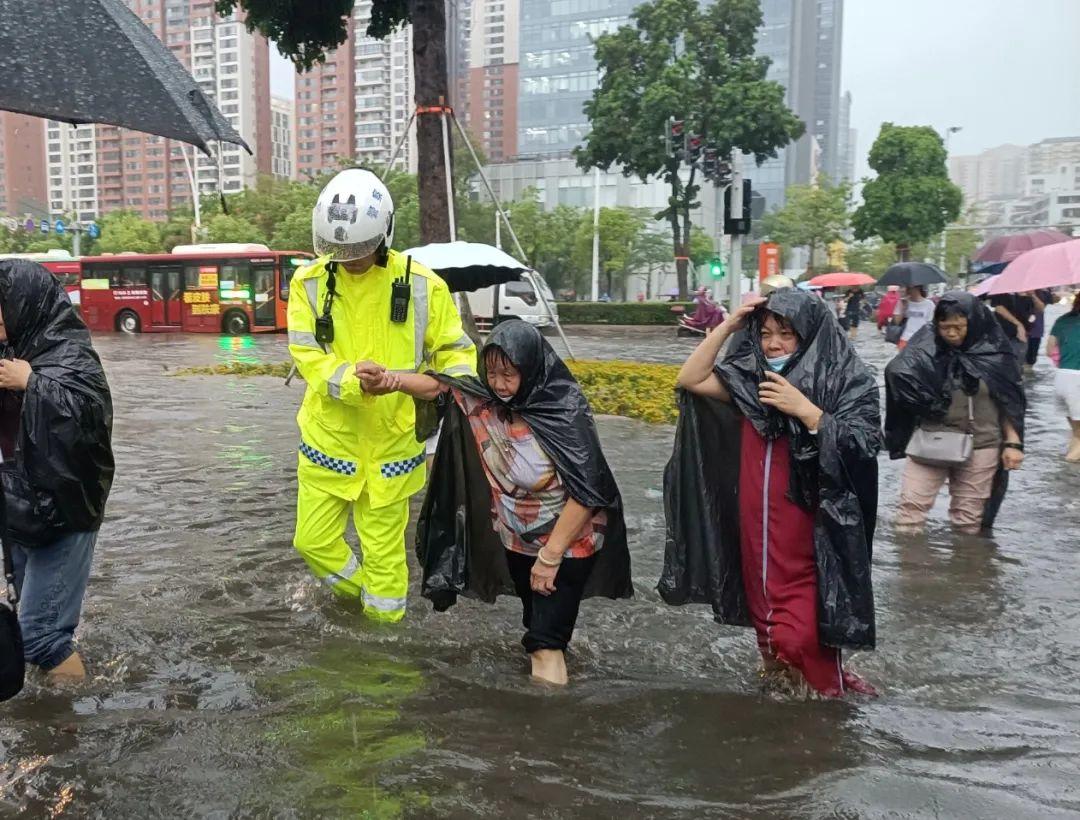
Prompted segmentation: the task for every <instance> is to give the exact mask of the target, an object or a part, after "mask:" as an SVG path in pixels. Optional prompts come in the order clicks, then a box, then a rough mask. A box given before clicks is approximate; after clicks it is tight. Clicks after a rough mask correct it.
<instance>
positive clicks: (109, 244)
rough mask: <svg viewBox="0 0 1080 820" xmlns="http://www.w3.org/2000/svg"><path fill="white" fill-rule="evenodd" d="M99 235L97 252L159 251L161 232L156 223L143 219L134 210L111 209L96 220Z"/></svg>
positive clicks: (160, 247) (160, 249)
mask: <svg viewBox="0 0 1080 820" xmlns="http://www.w3.org/2000/svg"><path fill="white" fill-rule="evenodd" d="M98 225H99V227H100V228H101V236H100V237H98V240H97V253H121V252H123V251H132V252H134V253H161V252H162V251H163V250H164V248H162V246H161V233H160V231H159V229H158V225H157V223H155V222H151V221H150V220H149V219H143V218H142V217H141V216H139V215H138V214H137V213H135V212H134V211H113V212H112V213H108V214H105V215H104V216H103V217H102V218H101V219H99V220H98Z"/></svg>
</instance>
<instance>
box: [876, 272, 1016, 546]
mask: <svg viewBox="0 0 1080 820" xmlns="http://www.w3.org/2000/svg"><path fill="white" fill-rule="evenodd" d="M1025 405H1026V402H1025V398H1024V385H1023V381H1022V378H1021V372H1020V362H1019V360H1018V359H1017V358H1016V356H1015V354H1014V353H1013V345H1012V342H1011V341H1010V340H1009V338H1008V337H1007V336H1006V335H1005V333H1004V332H1003V331H1002V329H1001V326H1000V324H999V322H998V321H997V320H996V319H995V317H994V314H993V313H991V311H990V309H989V308H988V307H986V306H985V305H983V304H982V303H981V302H979V300H978V299H976V298H975V297H974V296H973V295H972V294H970V293H965V292H963V291H951V292H949V293H946V294H945V295H944V296H942V297H941V299H940V300H939V301H938V304H937V307H936V308H935V310H934V318H933V321H932V322H931V323H930V324H928V325H926V326H925V327H923V328H922V329H920V330H919V332H918V333H916V334H915V335H914V336H913V337H912V338H911V341H910V342H909V343H908V345H907V347H905V348H904V350H903V351H902V352H901V353H900V354H899V355H898V356H897V357H896V358H895V359H893V360H892V361H891V362H889V365H888V366H887V367H886V368H885V444H886V446H887V447H888V449H889V455H890V456H891V457H892V458H894V459H898V458H904V457H905V456H906V455H907V453H906V450H907V447H908V444H909V442H910V441H911V437H912V435H913V434H914V432H915V430H916V428H919V427H921V428H923V429H925V430H928V431H939V432H940V431H953V432H959V433H970V434H971V436H972V439H973V441H972V444H973V449H972V453H971V456H970V458H969V459H968V460H967V461H966V462H965V463H964V464H958V465H953V466H940V465H937V464H930V463H924V462H922V461H919V460H917V459H915V458H910V457H909V458H908V460H907V463H906V464H905V465H904V475H903V483H902V486H901V490H900V505H899V509H898V510H897V513H896V519H895V523H896V526H897V527H898V528H899V529H904V530H918V529H921V528H922V527H923V525H924V524H925V523H926V518H927V515H928V514H929V512H930V508H931V507H933V505H934V500H935V499H936V498H937V494H938V492H939V491H940V490H941V487H942V485H943V484H944V483H945V481H946V480H948V482H949V494H950V496H951V504H950V507H949V518H950V520H951V522H952V525H953V527H955V528H956V529H957V530H959V531H961V532H966V533H972V534H974V533H979V532H981V531H987V530H989V529H991V528H992V527H993V524H994V519H995V517H996V516H997V512H998V509H999V508H1000V506H1001V502H1002V499H1003V498H1004V496H1005V490H1006V488H1007V487H1008V471H1009V470H1014V469H1017V468H1018V467H1020V465H1021V464H1022V463H1023V460H1024V445H1023V436H1024V410H1025Z"/></svg>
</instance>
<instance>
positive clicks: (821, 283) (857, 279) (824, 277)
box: [810, 271, 877, 288]
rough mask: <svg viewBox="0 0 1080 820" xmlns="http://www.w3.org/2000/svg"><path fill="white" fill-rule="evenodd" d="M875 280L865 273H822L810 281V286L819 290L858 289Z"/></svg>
mask: <svg viewBox="0 0 1080 820" xmlns="http://www.w3.org/2000/svg"><path fill="white" fill-rule="evenodd" d="M876 281H877V280H876V279H874V277H873V276H868V275H867V274H865V273H849V272H847V271H841V272H840V273H823V274H821V275H819V276H815V277H814V278H813V279H811V280H810V284H811V285H814V286H815V287H819V288H858V287H862V286H863V285H872V284H874V282H876Z"/></svg>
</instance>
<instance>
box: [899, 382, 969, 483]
mask: <svg viewBox="0 0 1080 820" xmlns="http://www.w3.org/2000/svg"><path fill="white" fill-rule="evenodd" d="M974 426H975V403H974V401H973V400H972V398H971V396H968V429H967V431H966V432H958V431H956V430H924V429H922V428H921V427H916V428H915V432H914V433H912V434H911V441H909V442H908V446H907V449H906V450H905V451H904V454H905V455H906V456H907V457H908V458H910V459H911V460H912V461H917V462H919V463H920V464H929V465H930V466H932V467H956V466H958V465H960V464H965V463H967V460H968V459H969V458H971V454H972V453H973V452H974V451H975V433H974V432H973V428H974Z"/></svg>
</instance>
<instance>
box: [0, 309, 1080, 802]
mask: <svg viewBox="0 0 1080 820" xmlns="http://www.w3.org/2000/svg"><path fill="white" fill-rule="evenodd" d="M863 331H864V338H863V341H862V342H861V345H862V349H863V350H865V353H866V355H867V358H868V359H869V360H870V361H872V362H873V363H875V364H878V365H880V364H882V363H883V362H884V359H885V356H886V354H887V349H886V346H885V345H884V344H882V343H880V342H878V341H877V340H876V339H874V338H872V337H873V332H872V330H871V329H869V328H866V327H864V328H863ZM672 334H673V331H671V330H669V329H645V330H642V329H635V330H633V331H626V330H620V329H615V328H600V329H575V332H574V333H573V337H572V339H571V342H572V343H573V344H575V347H576V352H577V353H578V355H579V356H590V357H595V356H604V355H607V356H611V355H612V353H613V352H617V353H618V354H619V355H621V356H622V357H626V356H627V351H631V352H634V353H635V355H638V356H639V357H640V358H650V359H652V360H656V359H660V360H668V361H678V360H679V359H680V358H681V357H682V356H684V355H685V354H686V352H687V351H688V350H689V349H690V347H691V346H692V344H693V342H692V341H690V340H676V339H674V338H673V335H672ZM97 345H98V348H99V350H100V351H101V354H102V357H103V359H104V361H105V363H106V367H107V370H108V372H109V377H110V380H111V383H112V387H113V393H114V397H115V403H116V428H115V448H116V456H117V463H118V473H117V480H116V485H115V490H114V492H113V496H112V500H111V502H110V506H109V517H108V520H107V522H106V525H105V527H104V528H103V530H102V532H101V538H100V540H99V542H98V552H97V556H96V560H95V564H94V571H93V576H92V578H91V583H90V590H89V594H88V599H87V603H86V609H85V615H84V623H83V627H82V632H81V636H82V649H83V652H84V653H85V655H86V657H87V659H88V663H89V666H90V669H91V672H92V680H91V681H90V683H89V684H88V685H87V686H86V687H85V689H83V690H81V691H79V692H78V693H76V694H61V693H55V692H51V691H49V690H47V689H45V688H44V687H42V686H41V685H40V683H38V682H37V681H36V680H35V681H34V682H33V683H32V684H31V686H30V688H29V690H28V692H27V693H26V694H24V695H23V696H21V697H20V698H19V699H17V700H16V701H14V702H11V703H8V704H6V705H3V706H0V816H13V817H34V818H36V817H45V816H54V817H55V816H70V817H107V818H128V817H138V818H145V817H271V816H272V817H315V816H325V817H377V818H389V817H399V816H409V817H427V816H439V817H473V816H482V817H500V818H503V817H526V816H544V817H598V818H600V817H604V818H607V817H614V816H618V817H621V818H638V817H664V818H666V817H680V818H699V817H720V818H729V817H730V818H758V817H761V818H765V817H778V818H820V817H831V818H837V817H839V818H878V817H881V818H884V817H889V818H903V817H920V818H921V817H946V818H953V817H965V818H966V817H986V818H997V817H1010V818H1011V817H1032V818H1050V817H1076V816H1077V815H1078V814H1080V785H1078V784H1080V560H1078V557H1077V546H1078V543H1080V539H1078V537H1077V536H1078V533H1080V509H1078V506H1077V504H1076V500H1077V487H1078V485H1080V468H1078V467H1075V466H1069V465H1066V464H1065V463H1064V462H1063V461H1062V459H1061V458H1060V455H1061V453H1062V451H1063V448H1064V446H1065V441H1066V423H1065V420H1064V418H1063V415H1062V412H1061V411H1060V410H1059V409H1058V408H1057V407H1056V406H1055V405H1054V402H1053V393H1052V372H1051V370H1050V368H1049V365H1048V364H1047V363H1045V362H1042V363H1041V364H1040V367H1039V369H1038V370H1037V372H1036V373H1035V374H1034V375H1033V376H1031V377H1029V386H1030V397H1031V413H1030V416H1029V419H1030V421H1029V436H1028V460H1027V464H1026V466H1025V468H1024V470H1023V471H1021V472H1020V473H1018V474H1016V475H1015V478H1014V482H1013V488H1012V490H1011V493H1010V496H1009V497H1008V499H1007V500H1006V502H1005V506H1004V509H1003V512H1002V515H1001V518H1000V522H999V527H998V529H997V532H996V534H995V537H994V539H993V540H986V539H979V538H956V537H953V536H952V535H951V533H950V532H949V530H948V528H947V526H946V525H945V523H944V507H945V504H944V502H942V503H940V504H939V506H938V508H937V510H936V511H935V517H934V520H933V524H932V526H931V527H930V529H929V531H928V534H927V535H926V536H925V537H921V538H914V539H913V538H908V539H905V540H898V539H896V538H894V537H893V535H892V532H891V526H890V518H891V514H892V504H893V502H894V499H895V498H896V495H897V490H898V467H899V463H891V462H888V461H887V460H886V459H885V458H884V457H883V459H882V476H881V501H882V503H881V525H880V527H879V530H878V531H879V537H878V540H877V543H876V548H875V554H874V570H875V578H874V580H875V589H876V596H877V602H878V616H879V628H878V633H879V636H880V646H879V649H878V651H877V652H873V653H862V654H860V655H858V656H856V657H854V658H853V659H852V660H851V664H852V666H853V668H854V669H855V670H856V671H858V672H859V673H860V674H862V675H863V676H865V677H866V678H868V679H869V680H870V681H871V682H873V683H874V684H876V685H877V686H878V687H879V689H880V690H881V697H879V698H878V699H876V700H867V699H853V700H850V701H847V702H821V701H808V702H804V701H796V700H793V699H790V698H783V697H777V696H775V695H770V694H765V693H763V692H762V690H761V689H760V687H759V682H758V679H757V674H756V657H755V655H756V653H755V649H754V640H753V636H752V634H751V633H750V632H749V631H747V630H739V629H734V628H727V627H720V626H717V625H716V624H714V623H713V622H712V620H711V618H710V614H709V612H708V610H707V608H706V607H684V608H678V609H675V608H670V607H667V606H665V605H663V604H662V603H661V602H660V600H659V599H658V597H657V595H656V593H655V591H654V586H655V583H656V580H657V577H658V575H659V573H660V568H661V562H662V553H663V541H664V537H663V536H664V525H663V513H662V499H661V472H662V469H663V465H664V463H665V461H666V459H667V457H668V455H669V452H670V446H671V437H672V429H671V428H669V427H660V426H649V425H645V424H642V423H638V422H634V421H629V420H625V419H611V418H603V419H601V420H600V422H599V424H600V432H601V436H602V438H603V440H604V443H605V447H606V450H607V453H608V456H609V460H610V461H611V463H612V466H613V468H614V469H615V472H616V474H617V476H618V479H619V482H620V485H621V487H622V491H623V495H624V497H625V500H626V507H627V510H628V524H629V527H630V543H631V550H632V553H633V557H634V580H635V586H636V593H637V596H636V598H634V599H633V600H631V601H624V602H609V601H589V602H586V604H585V605H584V607H583V611H582V617H581V621H580V629H579V631H578V633H577V635H576V636H575V642H574V644H573V647H572V656H571V660H570V665H571V674H572V676H573V682H572V684H571V686H570V687H569V688H567V689H566V690H565V691H560V692H551V691H548V690H545V689H543V688H541V687H539V686H537V685H534V684H532V683H530V681H529V680H528V678H527V675H526V674H525V671H526V663H525V659H524V658H523V656H522V653H521V651H520V647H519V645H518V639H519V637H520V620H519V610H518V604H517V602H516V601H515V600H508V599H504V600H501V601H500V603H499V604H498V605H497V606H494V607H491V606H487V605H483V604H478V603H474V602H470V601H464V602H462V603H460V604H459V605H458V606H456V607H454V608H453V609H452V610H451V611H450V612H448V613H444V614H436V613H434V612H432V611H431V609H430V606H429V605H428V604H427V603H426V602H425V601H424V600H422V599H421V598H420V596H419V595H418V594H417V592H416V589H415V579H414V588H413V590H412V591H411V592H410V607H411V609H410V613H409V616H408V618H407V620H406V622H405V623H404V624H402V625H400V626H398V627H385V626H378V625H373V624H370V623H368V622H366V621H365V620H364V618H363V617H362V616H361V615H360V614H359V612H358V611H357V610H356V609H355V608H353V607H350V606H348V605H346V604H343V603H341V602H339V601H336V600H334V599H333V598H332V596H331V595H330V593H329V592H328V591H327V590H325V589H324V588H323V587H321V586H319V585H318V584H317V583H316V582H315V581H313V580H312V579H311V578H309V577H308V575H307V573H306V571H305V569H304V566H303V565H302V563H301V561H300V559H299V558H298V557H297V556H296V555H295V554H294V552H293V550H292V548H291V546H290V538H291V533H292V522H293V511H294V469H295V461H296V455H295V445H296V433H295V430H294V424H293V416H294V412H295V409H296V407H297V404H298V402H299V400H300V396H301V388H300V386H299V385H294V386H293V387H292V388H286V387H285V386H284V385H283V384H282V383H281V382H280V381H279V380H276V379H268V378H259V379H235V378H225V377H197V378H177V377H174V376H172V375H171V371H173V370H175V369H176V368H178V367H182V366H185V365H190V364H203V363H210V362H215V361H228V360H231V359H237V358H247V359H250V360H258V361H276V360H280V359H282V358H283V357H284V355H285V348H284V341H283V339H281V338H280V337H264V338H257V339H236V340H234V339H228V338H222V339H219V338H216V337H205V336H203V337H196V336H141V337H127V336H119V335H103V336H101V337H99V338H98V339H97Z"/></svg>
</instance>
